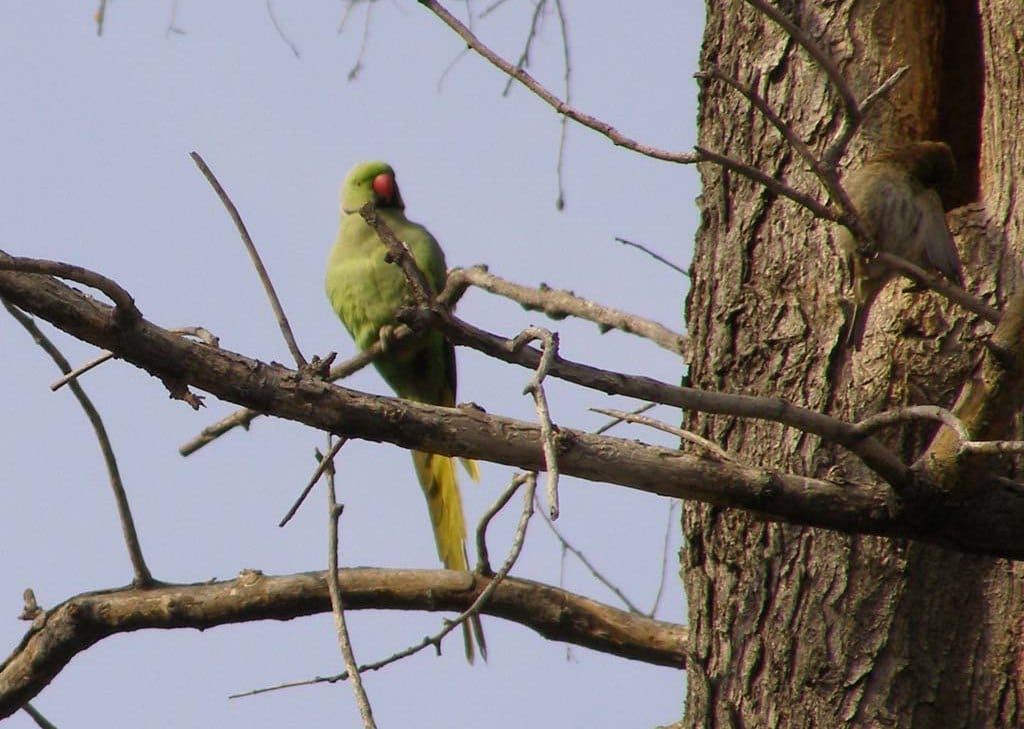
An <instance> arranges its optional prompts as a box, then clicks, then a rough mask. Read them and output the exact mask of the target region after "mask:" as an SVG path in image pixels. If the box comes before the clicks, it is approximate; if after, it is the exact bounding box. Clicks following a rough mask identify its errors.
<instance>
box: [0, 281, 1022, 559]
mask: <svg viewBox="0 0 1024 729" xmlns="http://www.w3.org/2000/svg"><path fill="white" fill-rule="evenodd" d="M0 296H3V297H5V298H7V299H8V300H9V301H11V303H14V304H16V305H17V306H19V307H20V308H22V309H24V310H26V311H30V312H32V313H34V314H36V315H37V316H40V317H42V318H44V319H46V320H47V321H50V322H51V323H53V324H55V325H57V326H58V327H60V328H61V329H63V330H64V331H66V332H68V333H69V334H71V335H72V336H77V337H79V338H80V339H83V340H85V341H88V342H90V343H92V344H94V345H95V346H98V347H102V348H110V347H111V346H113V345H114V344H115V343H117V344H118V345H119V346H120V348H121V351H120V354H119V356H120V357H121V358H122V359H124V360H125V361H127V362H130V363H132V364H135V365H136V366H138V367H141V368H142V369H145V370H147V371H148V372H150V373H152V374H154V375H155V376H157V377H159V378H161V379H177V380H179V381H180V382H182V383H187V384H189V385H192V386H194V387H196V388H199V389H202V390H205V391H206V392H209V393H210V394H212V395H213V396H215V397H219V398H221V399H223V400H228V401H230V402H235V403H237V404H240V405H245V406H247V407H254V408H259V409H260V410H261V411H263V412H266V413H269V414H273V415H276V416H278V417H282V418H286V419H289V420H295V421H298V422H302V423H305V424H307V425H309V426H311V427H314V428H318V429H321V430H324V431H328V432H333V433H335V434H337V435H342V436H349V437H359V438H366V439H369V440H375V441H388V442H390V443H394V444H395V445H398V446H401V447H403V448H408V449H413V450H421V451H427V452H430V453H437V454H440V455H448V456H458V457H461V458H479V459H484V460H488V461H491V462H494V463H503V464H506V465H511V466H513V467H516V468H520V469H523V470H528V471H535V470H541V469H542V468H543V467H544V457H543V453H542V451H541V448H540V446H539V443H540V442H541V436H540V429H539V428H538V427H537V426H535V425H532V424H530V423H525V422H521V421H516V420H512V419H509V418H502V417H499V416H495V415H488V414H486V413H482V412H479V411H476V410H473V409H470V408H442V407H437V406H430V405H424V404H421V403H416V402H410V401H404V400H397V399H393V398H385V397H377V396H370V395H362V394H360V393H357V392H354V391H352V390H347V389H344V388H341V387H337V386H331V385H329V384H327V383H326V382H324V381H323V380H322V379H320V378H319V377H313V376H309V375H303V374H301V373H296V372H295V371H293V370H290V369H287V368H285V367H282V366H280V365H266V364H263V363H260V362H257V361H255V360H252V359H249V358H247V357H244V356H242V355H239V354H236V353H233V352H228V351H226V350H224V349H218V348H214V347H210V346H207V345H205V344H201V343H197V342H193V341H190V340H188V339H186V338H184V337H181V336H178V335H175V334H172V333H170V332H168V331H166V330H164V329H161V328H160V327H157V326H155V325H153V324H151V323H150V322H148V321H146V320H144V319H143V320H140V321H139V322H138V324H137V325H136V326H135V327H133V328H132V330H131V332H130V333H129V334H130V336H127V337H126V336H124V333H123V332H121V331H120V330H118V329H115V328H111V327H110V326H109V322H110V320H111V317H112V310H111V307H109V306H107V305H105V304H103V303H101V302H98V301H96V300H94V299H92V298H90V297H88V296H85V295H83V294H82V293H80V292H78V291H76V290H74V289H72V288H70V287H68V286H66V285H64V284H62V283H60V282H59V281H56V280H54V279H52V278H50V277H48V276H38V275H32V274H24V273H18V272H9V271H8V272H3V271H0ZM1021 307H1022V309H1024V297H1022V304H1021ZM1022 321H1024V317H1022ZM1005 323H1006V322H1005V321H1004V322H1003V324H1001V326H1003V325H1005ZM444 331H445V333H446V335H448V336H449V337H450V338H452V339H453V340H456V343H458V340H460V339H462V340H465V339H466V338H467V333H469V334H472V335H473V336H472V341H473V342H474V343H475V344H476V345H478V346H480V347H482V348H483V349H484V350H485V351H488V352H489V351H490V350H491V349H493V350H494V352H495V356H498V357H499V358H501V359H504V360H506V361H516V362H521V363H523V364H524V366H531V367H532V368H534V369H535V368H536V366H537V363H538V362H539V360H540V356H541V355H540V352H538V351H537V350H536V349H534V348H532V347H530V346H526V347H523V349H522V350H520V351H519V352H518V353H515V354H513V353H511V352H509V350H508V347H507V340H506V339H503V338H497V339H496V342H492V340H491V339H490V337H491V336H492V335H489V334H487V333H485V332H483V333H480V332H479V331H477V332H476V333H474V332H473V330H472V328H471V327H469V326H468V325H466V324H464V323H462V322H458V321H457V320H455V319H454V318H452V319H451V321H450V322H448V323H445V324H444ZM1006 332H1007V333H1009V332H1010V329H1007V330H1006ZM1005 349H1006V350H1007V351H1008V352H1009V351H1011V348H1010V347H1005ZM559 372H560V373H561V374H562V375H566V374H572V373H574V372H575V373H579V372H589V374H590V375H591V376H592V382H591V384H596V385H601V386H603V387H607V388H608V391H610V392H613V393H614V394H621V392H620V391H622V390H625V389H631V390H637V391H641V392H642V391H646V390H650V391H651V392H652V393H661V394H667V395H669V398H670V399H674V400H676V401H678V402H679V403H683V401H692V402H693V403H694V404H696V405H697V406H698V407H697V408H696V409H701V410H704V411H714V410H715V408H717V407H719V406H721V405H722V404H728V405H730V407H732V406H735V408H734V409H736V410H746V411H747V412H749V413H750V414H759V415H761V416H770V417H769V419H773V420H777V421H780V422H782V421H785V420H789V419H792V420H795V421H798V422H802V423H806V424H808V425H809V426H810V427H807V428H802V429H803V430H806V431H807V432H814V431H815V430H820V431H821V432H822V433H827V434H828V435H827V436H825V435H823V437H828V439H829V440H832V441H834V442H838V443H843V442H844V441H846V442H849V443H851V445H852V446H853V447H852V448H851V450H853V451H854V452H855V453H858V455H861V457H862V458H863V459H864V460H865V462H866V463H869V461H870V462H871V463H874V464H877V467H878V468H877V470H878V472H880V473H882V472H886V475H889V476H891V481H890V483H893V485H894V487H897V488H898V489H899V492H900V498H896V497H895V495H894V494H893V493H892V492H891V491H889V489H887V488H885V487H880V486H878V485H876V484H873V483H854V482H849V481H847V482H844V483H841V484H840V483H834V482H830V481H824V480H820V479H813V478H807V477H802V476H797V475H793V474H787V473H783V472H779V471H774V470H767V469H760V468H754V467H750V466H743V465H740V464H735V463H721V462H711V461H709V460H708V459H706V458H702V457H697V456H694V455H692V454H688V453H682V452H679V451H675V450H671V449H666V448H657V447H654V446H649V445H646V444H643V443H637V442H634V441H629V440H624V439H620V438H610V437H608V436H594V435H590V434H588V433H584V432H580V431H576V430H572V429H568V428H561V429H560V430H559V432H558V460H559V468H560V469H561V471H562V472H563V473H565V474H569V475H574V476H579V477H580V478H583V479H588V480H593V481H600V482H606V483H614V484H619V485H623V486H629V487H631V488H636V489H640V490H643V491H648V492H651V493H658V494H661V495H664V496H671V497H676V498H688V499H696V500H700V501H704V502H707V503H711V504H716V505H719V506H724V507H733V508H741V509H746V510H749V511H751V512H753V513H755V514H757V515H759V516H760V517H762V518H767V519H773V520H779V521H786V522H794V523H799V524H802V525H806V526H818V527H824V528H830V529H838V530H840V531H846V532H851V533H858V534H877V535H886V536H900V537H909V538H915V539H922V540H926V541H932V542H938V543H941V544H944V545H946V546H947V547H950V548H958V549H960V550H962V551H970V552H976V553H984V554H993V555H999V556H1005V557H1011V558H1018V557H1024V533H1022V532H1021V530H1020V529H1019V524H1020V523H1021V522H1022V521H1024V498H1021V497H1020V493H1024V489H1022V488H1021V487H1020V486H1019V485H1018V486H1015V487H1014V486H1008V485H1007V484H1006V483H1004V482H1002V481H1000V482H999V487H998V488H991V489H985V488H981V489H978V490H977V492H976V493H972V500H971V502H970V504H969V505H967V504H966V503H965V502H964V500H963V499H956V500H951V501H948V502H947V501H943V500H942V499H941V498H937V497H936V493H940V490H939V488H938V486H937V484H936V483H935V482H934V481H933V480H932V475H931V474H930V472H927V473H923V472H917V471H913V470H911V469H909V468H908V467H907V466H906V465H905V464H903V463H902V462H900V461H899V460H898V459H896V458H895V457H894V456H893V455H892V454H891V453H889V452H888V451H887V450H886V449H885V448H884V447H883V446H882V445H881V444H880V443H878V441H876V440H874V439H873V438H871V437H867V438H864V436H863V434H860V433H858V432H857V431H856V429H855V427H854V426H852V425H850V424H847V423H842V422H841V421H838V420H836V419H834V418H829V417H827V416H824V415H821V414H820V413H815V412H813V411H803V410H801V409H799V408H795V407H794V406H793V405H791V404H789V403H785V402H783V401H778V400H763V399H758V398H749V399H745V398H743V397H742V396H737V395H730V396H720V395H715V394H713V393H703V392H700V391H698V390H689V389H686V388H671V387H669V386H667V385H664V384H663V383H657V382H656V381H653V380H648V379H645V378H625V379H624V378H623V377H622V376H621V375H618V376H614V375H612V374H610V373H602V372H600V371H598V370H593V368H585V367H584V366H583V365H576V364H570V363H566V362H565V361H564V360H561V359H560V358H558V359H556V360H555V361H554V362H553V363H552V365H551V374H558V373H559ZM1019 380H1020V378H1019V377H1017V381H1019ZM629 394H630V395H631V396H636V395H637V393H635V392H631V393H629ZM641 398H642V399H650V398H643V397H642V395H641ZM654 399H657V398H654ZM682 406H684V407H686V405H685V404H682ZM829 436H835V437H829ZM956 446H957V447H958V446H959V444H958V443H957V444H956ZM952 457H953V456H950V458H952ZM871 463H869V465H871ZM992 478H993V477H992V476H991V475H990V474H986V473H984V472H978V473H974V474H972V483H974V484H978V485H982V484H985V483H993V481H992ZM918 503H920V504H924V503H927V506H928V510H929V514H931V515H932V516H933V517H935V518H929V519H924V520H920V519H918V518H916V515H915V511H914V509H913V508H912V507H913V505H914V504H918ZM939 515H941V518H939Z"/></svg>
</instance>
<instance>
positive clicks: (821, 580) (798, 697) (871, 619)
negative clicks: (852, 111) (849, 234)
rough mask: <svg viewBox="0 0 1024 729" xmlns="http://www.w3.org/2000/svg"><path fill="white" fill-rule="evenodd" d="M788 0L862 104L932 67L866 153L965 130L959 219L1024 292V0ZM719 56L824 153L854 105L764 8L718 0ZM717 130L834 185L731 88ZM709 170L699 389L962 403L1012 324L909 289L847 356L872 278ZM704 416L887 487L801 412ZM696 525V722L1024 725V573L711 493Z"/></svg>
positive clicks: (990, 276)
mask: <svg viewBox="0 0 1024 729" xmlns="http://www.w3.org/2000/svg"><path fill="white" fill-rule="evenodd" d="M773 1H774V4H775V5H776V6H777V7H779V8H780V9H781V10H782V11H783V12H784V13H785V14H787V15H788V16H789V17H791V18H793V19H794V20H796V21H797V22H798V23H799V24H800V25H802V26H803V27H804V28H805V29H807V30H808V31H809V33H810V35H811V36H812V37H813V38H815V40H816V41H817V42H818V43H819V44H820V45H821V46H823V47H824V48H826V49H828V50H829V51H830V53H832V54H833V56H834V57H835V58H836V60H837V63H838V64H839V66H840V68H841V69H842V70H843V72H844V73H845V75H846V76H847V78H849V79H850V82H851V84H852V85H853V87H854V89H855V90H856V91H857V92H858V94H859V96H860V97H861V98H863V96H864V95H866V94H867V93H869V92H870V91H872V90H873V89H874V88H875V87H877V85H878V84H879V83H880V82H881V81H882V80H884V79H885V78H886V77H888V76H889V74H891V73H892V72H893V71H895V70H896V68H897V67H899V66H901V65H909V66H910V67H911V70H910V72H909V73H908V75H907V76H906V77H905V78H904V79H903V81H901V82H900V84H899V85H897V87H896V88H895V89H894V90H893V92H892V93H891V94H890V95H889V97H888V100H887V101H885V102H883V103H881V104H880V105H879V106H877V107H876V109H875V111H874V113H873V114H872V115H871V116H870V117H869V118H868V120H867V121H866V123H865V126H864V127H863V128H862V131H861V133H860V134H859V135H858V136H857V137H856V138H855V141H854V143H853V145H852V148H851V152H850V154H849V155H848V160H857V159H860V158H862V157H863V156H864V153H865V152H866V151H868V150H870V149H871V147H872V146H877V145H880V144H886V143H894V142H900V141H906V140H910V139H921V138H944V139H947V140H948V141H950V142H951V144H952V145H953V146H954V148H955V154H956V157H957V161H958V165H959V167H960V177H959V183H958V187H957V189H956V190H954V191H952V194H951V195H950V197H949V199H948V200H947V203H948V206H950V207H953V206H956V207H955V209H954V210H953V211H952V212H951V213H950V215H949V221H950V224H951V227H952V229H953V231H954V234H955V235H956V236H957V243H958V247H959V249H960V250H961V252H962V258H963V261H964V267H965V271H966V278H967V288H968V290H971V291H973V292H974V293H976V294H977V295H979V296H984V297H985V298H987V299H988V300H989V301H990V302H991V303H993V304H994V305H996V306H1001V305H1002V304H1003V303H1005V300H1006V298H1007V297H1008V296H1009V294H1011V293H1013V292H1014V291H1017V290H1020V288H1021V286H1022V285H1024V282H1022V280H1021V279H1022V275H1021V265H1020V259H1021V253H1022V250H1024V237H1022V235H1021V233H1022V223H1024V206H1022V199H1021V195H1022V193H1021V186H1020V185H1017V184H1015V181H1016V177H1017V175H1018V174H1019V171H1020V170H1021V169H1024V134H1022V132H1021V130H1022V129H1024V118H1022V116H1024V114H1022V112H1024V73H1022V66H1021V62H1020V47H1021V39H1020V36H1019V29H1020V28H1021V27H1024V4H1022V3H1020V1H1019V0H1003V1H1002V2H1000V1H997V0H990V1H987V2H986V0H982V1H981V2H978V3H973V2H960V1H958V0H948V1H947V2H941V1H939V0H902V1H901V2H892V0H860V1H859V2H839V3H834V2H816V1H813V0H792V1H782V0H773ZM1015 33H1016V34H1017V35H1016V36H1015ZM701 62H702V65H709V64H715V65H718V66H720V67H722V68H723V69H724V70H725V72H726V73H729V74H731V75H733V76H735V77H737V78H739V79H740V80H742V81H744V82H745V83H747V84H750V85H751V86H753V87H754V88H755V89H757V90H758V91H760V93H761V94H762V95H763V96H764V97H765V98H767V99H768V101H769V102H770V103H771V104H772V105H773V106H774V107H775V109H776V110H777V111H779V112H780V113H781V115H782V116H783V118H785V119H787V120H789V121H790V122H791V123H792V124H793V126H794V127H795V129H796V130H797V131H798V132H799V133H800V134H801V136H802V137H803V138H804V139H806V140H807V141H808V142H809V143H810V145H811V146H812V148H816V149H821V148H823V146H824V145H825V143H826V142H827V141H828V140H829V139H830V137H831V135H832V134H834V132H835V130H836V127H837V120H838V113H837V108H838V107H837V105H836V103H835V96H834V94H833V93H832V90H831V89H829V88H828V85H827V82H826V80H825V77H824V75H823V74H822V73H821V72H820V69H818V68H816V67H815V65H814V63H813V61H811V60H810V59H809V57H808V55H807V54H806V53H805V52H804V51H803V50H802V49H801V48H800V47H799V46H798V45H797V44H796V43H795V42H793V41H792V40H791V39H790V38H788V36H787V35H786V34H785V32H784V31H783V30H781V29H780V28H779V27H778V26H777V25H775V24H774V23H772V21H770V20H768V19H767V18H765V17H764V16H763V15H762V14H760V13H759V12H758V11H757V10H755V9H753V8H752V7H751V6H750V5H748V4H747V3H745V2H743V1H742V0H727V1H721V2H711V3H708V22H707V28H706V31H705V40H704V47H703V51H702V57H701ZM699 123H700V133H699V134H700V140H701V144H702V145H703V146H706V147H710V148H713V149H717V150H719V151H722V152H724V153H726V154H730V155H731V156H733V157H736V158H739V159H743V160H746V161H749V162H751V163H752V164H755V165H757V166H759V167H760V168H761V169H763V170H765V171H767V172H768V173H770V174H772V175H775V176H777V177H780V178H782V179H785V180H786V181H788V182H789V183H790V184H791V185H793V186H794V187H796V188H797V189H800V190H803V191H818V192H817V194H818V195H819V196H820V197H821V198H822V199H823V198H824V195H823V194H822V193H821V192H820V186H819V185H818V184H817V182H816V181H815V180H814V178H813V177H812V175H811V174H810V173H809V172H808V171H807V170H806V169H805V165H803V164H802V161H801V160H800V159H799V158H798V157H796V155H794V154H793V153H792V151H791V150H790V149H789V148H788V147H787V145H786V143H785V142H784V141H783V140H782V139H781V138H780V136H779V135H778V133H777V132H776V131H775V130H774V129H773V128H772V127H771V125H770V124H769V123H768V122H767V121H765V120H764V119H763V118H761V117H760V116H759V115H758V113H757V112H756V111H754V110H752V109H751V108H750V106H749V104H748V103H747V102H746V101H745V100H744V99H743V98H742V97H741V96H739V95H738V94H736V93H735V92H733V91H731V90H730V89H728V88H727V87H726V86H725V85H724V84H714V83H709V84H707V85H705V88H704V89H703V92H702V98H701V108H700V119H699ZM701 173H702V177H703V194H702V196H701V199H700V208H701V214H702V225H701V230H700V232H699V234H698V238H697V247H696V254H695V259H694V263H693V271H692V273H693V286H692V291H691V294H690V298H689V300H688V302H687V324H688V329H689V332H690V334H691V336H692V342H693V351H694V354H693V361H692V366H691V369H690V377H691V379H692V381H693V384H694V385H695V386H697V387H702V388H709V389H721V390H725V391H729V392H743V393H748V394H752V395H764V396H768V395H778V396H781V397H784V398H787V399H791V400H792V401H794V402H796V403H799V404H801V405H805V406H809V407H813V408H818V409H821V410H824V411H826V412H831V413H834V414H837V415H841V416H845V417H859V416H863V415H867V414H871V413H874V412H878V411H880V410H883V409H885V408H887V407H891V406H897V405H902V404H921V403H935V404H941V405H945V406H951V405H952V404H953V403H954V402H955V400H956V397H957V394H958V390H959V386H960V384H961V383H962V382H963V380H964V377H965V375H966V374H968V372H969V371H970V370H971V368H972V366H973V364H974V362H975V361H976V356H975V355H976V353H977V352H978V351H979V347H980V346H981V345H980V341H981V339H982V338H983V337H984V336H985V335H986V334H987V333H988V332H990V331H991V327H990V326H989V325H986V324H984V323H982V322H980V321H979V320H978V319H977V317H975V316H973V315H970V314H968V313H965V312H964V311H962V310H959V309H956V308H955V307H953V306H951V305H949V304H948V303H947V302H946V301H944V300H943V299H941V298H940V297H939V296H937V295H936V294H934V293H931V292H926V293H918V294H911V293H906V292H904V289H905V288H906V287H907V284H908V282H907V281H906V280H899V281H896V282H893V283H891V284H890V285H889V286H888V287H887V289H886V291H885V292H884V293H883V295H882V296H881V297H880V299H879V301H878V303H876V305H875V310H874V312H873V314H872V316H871V320H870V322H869V325H868V337H867V338H866V340H865V345H864V348H863V350H862V351H860V352H847V351H844V349H843V348H842V347H841V346H840V343H841V340H842V333H843V326H844V322H845V314H844V311H843V309H842V308H841V306H840V299H841V298H848V297H849V292H850V281H849V275H848V274H847V272H846V271H845V270H844V267H843V265H842V262H841V258H840V255H839V253H838V251H837V249H836V246H835V242H834V236H833V233H834V231H833V230H832V229H831V227H830V226H829V225H827V224H824V223H822V222H821V221H816V220H814V219H813V217H812V216H811V215H810V214H809V213H808V212H806V211H805V210H801V209H799V208H798V207H797V206H796V205H794V204H793V203H791V202H789V201H787V200H781V199H778V198H776V197H774V196H773V195H771V194H770V193H768V192H767V191H765V190H764V189H763V188H761V187H759V186H758V185H755V184H753V183H750V182H748V181H746V180H744V179H740V178H738V177H736V176H735V175H729V174H726V173H723V171H722V170H721V169H719V168H717V167H713V166H711V165H703V166H702V169H701ZM686 425H687V427H690V428H692V429H694V430H695V431H697V432H700V433H702V434H704V435H706V436H708V437H711V438H713V439H714V440H715V441H717V442H718V443H720V444H721V445H723V446H725V447H727V448H729V449H730V450H732V451H734V452H736V453H739V454H741V456H742V457H743V458H745V459H748V460H749V461H750V462H751V463H755V464H758V465H765V466H778V467H782V468H785V469H791V470H793V471H794V472H796V473H803V474H806V475H811V476H817V477H823V478H824V477H830V478H841V477H842V475H843V474H850V475H853V476H856V477H857V478H865V477H867V473H866V471H865V470H864V469H863V468H862V467H860V466H859V465H858V464H857V463H856V462H855V461H853V460H852V459H850V458H849V457H848V456H847V455H846V454H844V453H843V452H842V451H841V449H838V448H836V447H834V446H833V445H831V444H829V443H825V442H822V441H821V440H820V439H818V438H815V437H810V436H807V435H803V434H801V433H799V432H797V431H795V430H793V429H788V428H785V427H783V426H779V425H775V424H772V423H766V422H752V421H745V420H740V419H736V418H729V417H723V416H704V415H700V414H698V413H690V414H688V416H687V423H686ZM934 430H935V428H934V427H921V426H912V427H908V428H906V429H903V430H893V431H890V432H888V433H887V437H888V442H889V443H890V444H891V445H893V446H894V447H895V448H896V449H897V451H898V452H900V453H902V454H903V455H904V456H905V457H907V458H908V460H912V459H913V458H914V457H915V456H916V455H917V454H919V453H920V452H921V450H922V448H923V447H924V446H926V445H927V443H928V441H929V440H930V438H931V436H932V435H933V433H934ZM1015 436H1018V437H1019V434H1018V433H1016V432H1006V433H1003V437H1007V438H1010V437H1015ZM1007 468H1008V469H1009V468H1010V466H1009V465H1008V466H1007ZM1014 475H1016V474H1014ZM683 528H684V533H685V538H686V544H685V547H684V552H683V562H682V569H683V578H684V581H685V584H686V591H687V595H688V597H689V616H690V621H689V622H690V628H691V633H690V647H689V650H690V656H689V658H688V661H689V662H688V702H687V711H686V716H685V719H684V722H683V725H684V726H687V727H726V726H728V727H736V726H747V727H751V726H761V727H776V726H779V727H842V726H858V727H861V726H887V727H911V726H913V727H949V726H1005V727H1011V726H1019V725H1020V724H1021V723H1022V722H1024V716H1022V713H1024V712H1022V709H1021V706H1020V703H1021V696H1022V694H1021V691H1022V684H1021V681H1022V676H1024V672H1022V666H1021V662H1022V653H1021V649H1020V645H1021V644H1022V639H1024V636H1022V635H1021V630H1022V618H1024V602H1022V598H1024V582H1022V579H1021V578H1022V576H1024V572H1022V569H1021V568H1020V566H1019V565H1018V564H1017V563H1012V562H1007V561H1004V560H995V559H988V558H980V557H974V556H965V555H962V554H957V553H954V552H950V551H946V550H944V549H941V548H939V547H935V546H929V545H924V544H921V543H917V542H906V541H897V540H892V539H884V538H875V537H850V536H846V535H842V534H838V533H835V532H829V531H824V530H820V529H811V528H801V527H794V526H787V525H780V524H767V523H764V522H762V521H758V520H756V519H754V518H752V517H750V516H749V515H747V514H746V513H741V512H738V511H734V510H727V509H722V508H717V507H712V506H705V505H700V504H693V503H690V504H688V505H687V506H686V508H685V512H684V517H683Z"/></svg>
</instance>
